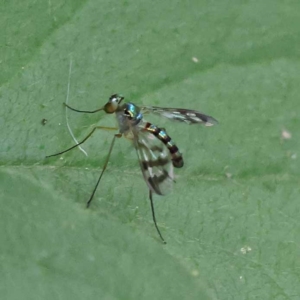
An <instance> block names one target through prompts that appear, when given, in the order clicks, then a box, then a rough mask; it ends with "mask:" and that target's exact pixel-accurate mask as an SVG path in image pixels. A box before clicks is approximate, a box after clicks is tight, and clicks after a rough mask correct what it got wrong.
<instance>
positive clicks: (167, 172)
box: [47, 94, 217, 242]
mask: <svg viewBox="0 0 300 300" xmlns="http://www.w3.org/2000/svg"><path fill="white" fill-rule="evenodd" d="M123 100H124V97H122V96H120V95H118V94H114V95H112V96H111V97H110V98H109V100H108V102H107V103H106V104H105V105H104V106H103V107H101V108H99V109H96V110H93V111H82V110H77V109H74V108H72V107H70V106H68V105H67V104H65V105H66V107H68V108H69V109H71V110H73V111H76V112H83V113H96V112H98V111H102V110H104V111H105V112H106V113H108V114H113V113H115V114H116V118H117V122H118V128H111V127H103V126H96V127H94V128H93V130H92V131H91V132H90V133H89V134H88V135H87V136H86V137H85V138H84V139H83V140H82V141H81V142H79V143H78V144H76V145H74V146H72V147H70V148H68V149H67V150H64V151H62V152H59V153H56V154H53V155H49V156H47V157H51V156H56V155H60V154H63V153H65V152H67V151H70V150H72V149H73V148H75V147H77V146H79V145H81V144H83V143H84V142H85V141H86V140H87V139H88V138H89V137H90V136H91V135H92V134H93V133H94V132H95V131H96V129H104V130H119V132H118V133H116V134H115V135H114V137H113V140H112V142H111V145H110V148H109V152H108V155H107V158H106V161H105V164H104V167H103V169H102V172H101V174H100V176H99V178H98V181H97V183H96V185H95V188H94V190H93V192H92V195H91V196H90V199H89V200H88V202H87V206H89V205H90V203H91V201H92V199H93V197H94V194H95V192H96V190H97V187H98V185H99V183H100V180H101V178H102V175H103V173H104V171H105V169H106V167H107V164H108V161H109V157H110V154H111V152H112V149H113V146H114V143H115V139H116V138H119V137H121V136H124V137H125V138H127V139H129V140H131V141H132V142H133V144H134V147H135V149H136V152H137V155H138V160H139V164H140V167H141V171H142V174H143V176H144V179H145V181H146V183H147V185H148V188H149V199H150V204H151V211H152V217H153V221H154V225H155V227H156V230H157V232H158V234H159V236H160V238H161V239H162V241H163V242H165V241H164V239H163V237H162V235H161V233H160V230H159V228H158V226H157V223H156V218H155V212H154V206H153V199H152V194H153V193H155V194H158V195H164V194H166V193H168V192H169V191H170V190H171V189H172V185H173V183H174V172H173V167H175V168H181V167H182V166H183V157H182V154H181V153H180V152H179V149H178V147H177V146H176V145H175V143H174V142H173V140H172V139H171V137H170V136H169V135H168V134H167V132H166V130H165V129H161V128H159V127H157V126H155V125H153V124H151V123H149V122H145V121H144V120H143V115H144V114H149V113H154V114H158V115H160V116H163V117H166V118H168V119H171V120H174V121H179V122H185V123H187V124H204V125H205V126H212V125H214V124H216V123H217V121H216V120H215V119H214V118H212V117H210V116H207V115H204V114H202V113H200V112H198V111H195V110H188V109H179V108H160V107H156V106H141V107H139V106H137V105H135V104H133V103H131V102H127V103H122V102H123Z"/></svg>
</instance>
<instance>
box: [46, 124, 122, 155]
mask: <svg viewBox="0 0 300 300" xmlns="http://www.w3.org/2000/svg"><path fill="white" fill-rule="evenodd" d="M96 129H104V130H118V128H115V127H104V126H96V127H94V128H93V130H92V131H91V132H90V133H89V134H88V135H87V136H86V137H85V138H84V139H83V140H82V141H81V142H79V143H78V144H76V145H74V146H72V147H70V148H68V149H66V150H64V151H61V152H58V153H55V154H52V155H47V156H46V158H48V157H52V156H57V155H60V154H63V153H66V152H68V151H70V150H72V149H74V148H76V147H78V146H79V145H81V144H83V143H84V142H85V141H86V140H87V139H88V138H89V137H91V135H92V134H93V133H94V132H95V130H96Z"/></svg>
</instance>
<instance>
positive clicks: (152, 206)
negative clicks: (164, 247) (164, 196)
mask: <svg viewBox="0 0 300 300" xmlns="http://www.w3.org/2000/svg"><path fill="white" fill-rule="evenodd" d="M149 199H150V204H151V211H152V219H153V222H154V225H155V228H156V230H157V232H158V234H159V236H160V238H161V240H162V241H163V243H164V244H166V241H165V240H164V238H163V237H162V235H161V233H160V231H159V229H158V226H157V224H156V218H155V212H154V205H153V199H152V191H151V190H149Z"/></svg>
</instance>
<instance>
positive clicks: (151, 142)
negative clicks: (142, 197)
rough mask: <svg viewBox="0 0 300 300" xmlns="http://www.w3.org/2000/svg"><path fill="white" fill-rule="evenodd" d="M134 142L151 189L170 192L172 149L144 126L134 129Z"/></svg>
mask: <svg viewBox="0 0 300 300" xmlns="http://www.w3.org/2000/svg"><path fill="white" fill-rule="evenodd" d="M133 142H134V146H135V149H136V152H137V155H138V159H139V164H140V167H141V170H142V173H143V176H144V179H145V181H146V183H147V185H148V187H149V189H150V190H151V191H153V192H154V193H156V194H158V195H164V194H167V193H168V192H170V190H171V189H172V186H173V183H174V173H173V165H172V160H171V156H170V151H169V150H168V148H167V147H166V145H164V143H162V142H161V141H160V140H159V139H158V138H157V137H155V136H154V135H153V134H152V133H150V132H147V131H145V130H143V129H142V128H137V130H135V131H134V138H133Z"/></svg>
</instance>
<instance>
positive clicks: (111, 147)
mask: <svg viewBox="0 0 300 300" xmlns="http://www.w3.org/2000/svg"><path fill="white" fill-rule="evenodd" d="M121 136H122V134H121V133H117V134H115V136H114V138H113V140H112V141H111V144H110V147H109V151H108V155H107V158H106V161H105V163H104V166H103V169H102V172H101V174H100V176H99V178H98V181H97V183H96V185H95V187H94V190H93V192H92V195H91V197H90V199H89V201H88V202H87V204H86V207H87V208H88V207H89V206H90V204H91V202H92V200H93V198H94V195H95V192H96V190H97V188H98V185H99V183H100V180H101V178H102V175H103V173H104V171H105V170H106V167H107V164H108V161H109V158H110V154H111V152H112V149H113V147H114V144H115V140H116V138H120V137H121Z"/></svg>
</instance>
